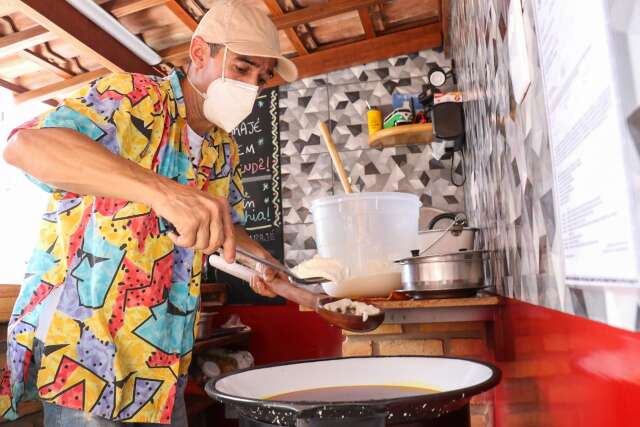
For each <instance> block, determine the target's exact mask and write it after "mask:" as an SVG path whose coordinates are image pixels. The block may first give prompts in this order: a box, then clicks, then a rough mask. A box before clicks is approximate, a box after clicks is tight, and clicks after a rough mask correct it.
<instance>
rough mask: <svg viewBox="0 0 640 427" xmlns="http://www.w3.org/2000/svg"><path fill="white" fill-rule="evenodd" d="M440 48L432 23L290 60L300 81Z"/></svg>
mask: <svg viewBox="0 0 640 427" xmlns="http://www.w3.org/2000/svg"><path fill="white" fill-rule="evenodd" d="M441 46H442V35H441V32H440V24H439V23H435V24H429V25H422V26H418V27H413V28H411V29H408V30H404V31H397V32H394V33H390V34H386V35H382V36H378V37H375V38H373V39H364V40H361V41H355V42H353V43H349V44H345V45H339V46H335V47H332V48H330V49H321V50H319V51H317V52H313V53H310V54H309V55H304V56H296V57H294V58H292V59H291V60H292V61H293V62H294V63H295V64H296V65H297V66H298V73H299V78H304V77H309V76H315V75H317V74H322V73H326V72H329V71H335V70H339V69H342V68H347V67H350V66H353V65H357V64H366V63H367V62H371V61H378V60H381V59H386V58H389V57H391V56H397V55H403V54H407V53H413V52H417V51H420V50H423V49H433V48H437V47H441ZM188 55H189V43H183V44H181V45H178V46H174V47H170V48H168V49H165V50H163V51H161V52H160V56H162V58H163V59H164V60H165V61H167V62H178V61H180V60H182V59H184V58H186V57H187V56H188ZM283 83H284V82H283V81H282V80H280V79H279V78H278V77H276V78H275V79H274V80H272V81H271V82H270V83H269V85H270V86H277V85H280V84H283Z"/></svg>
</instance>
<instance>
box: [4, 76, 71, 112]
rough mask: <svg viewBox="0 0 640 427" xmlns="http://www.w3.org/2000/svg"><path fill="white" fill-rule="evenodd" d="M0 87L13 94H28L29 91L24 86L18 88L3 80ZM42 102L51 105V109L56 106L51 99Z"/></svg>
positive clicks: (56, 103)
mask: <svg viewBox="0 0 640 427" xmlns="http://www.w3.org/2000/svg"><path fill="white" fill-rule="evenodd" d="M0 87H3V88H5V89H8V90H10V91H11V92H14V93H24V92H28V91H29V89H27V88H26V87H24V86H20V85H17V84H15V83H11V82H9V81H7V80H4V79H0ZM43 102H44V103H45V104H48V105H51V106H52V107H57V106H58V102H56V101H55V100H53V99H46V100H44V101H43Z"/></svg>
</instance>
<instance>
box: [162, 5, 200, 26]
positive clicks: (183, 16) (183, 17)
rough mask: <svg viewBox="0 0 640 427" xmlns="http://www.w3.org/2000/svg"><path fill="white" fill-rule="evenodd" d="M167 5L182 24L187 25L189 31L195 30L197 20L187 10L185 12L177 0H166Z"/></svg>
mask: <svg viewBox="0 0 640 427" xmlns="http://www.w3.org/2000/svg"><path fill="white" fill-rule="evenodd" d="M167 7H168V8H169V9H170V10H171V12H173V14H174V15H175V16H176V18H178V19H179V20H180V21H181V22H182V23H183V24H184V25H186V26H187V27H189V29H190V30H191V31H195V30H196V27H197V26H198V21H196V20H195V18H194V17H193V16H191V14H190V13H189V12H187V11H186V10H185V9H184V8H183V7H182V5H181V4H180V3H178V2H177V0H168V1H167Z"/></svg>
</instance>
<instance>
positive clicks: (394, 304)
mask: <svg viewBox="0 0 640 427" xmlns="http://www.w3.org/2000/svg"><path fill="white" fill-rule="evenodd" d="M368 302H370V303H371V304H375V305H376V306H378V307H380V308H382V309H386V310H389V309H399V308H439V307H478V306H487V305H499V304H500V303H501V299H500V297H499V296H497V295H489V294H478V296H475V297H468V298H441V299H424V300H399V301H391V300H369V301H368Z"/></svg>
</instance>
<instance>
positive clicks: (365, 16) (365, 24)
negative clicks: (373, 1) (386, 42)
mask: <svg viewBox="0 0 640 427" xmlns="http://www.w3.org/2000/svg"><path fill="white" fill-rule="evenodd" d="M358 15H360V22H361V23H362V28H363V29H364V35H365V37H366V38H368V39H372V38H374V37H375V36H376V31H375V29H374V28H373V21H372V20H371V14H370V13H369V8H368V7H361V8H359V9H358Z"/></svg>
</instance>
